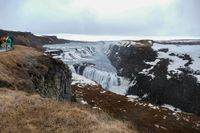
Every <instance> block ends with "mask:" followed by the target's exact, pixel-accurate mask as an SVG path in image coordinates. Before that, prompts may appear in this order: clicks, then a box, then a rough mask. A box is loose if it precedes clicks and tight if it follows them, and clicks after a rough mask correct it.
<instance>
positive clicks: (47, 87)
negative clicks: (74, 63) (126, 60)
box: [27, 56, 72, 100]
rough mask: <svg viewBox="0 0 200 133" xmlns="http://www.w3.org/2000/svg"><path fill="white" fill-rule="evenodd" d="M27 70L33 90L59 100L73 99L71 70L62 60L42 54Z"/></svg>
mask: <svg viewBox="0 0 200 133" xmlns="http://www.w3.org/2000/svg"><path fill="white" fill-rule="evenodd" d="M27 72H28V74H29V76H30V77H31V81H32V83H33V84H32V87H31V88H32V90H33V91H35V92H37V93H39V94H41V95H44V96H47V97H51V98H55V99H59V100H70V99H71V97H72V93H71V71H70V70H69V68H68V66H67V65H65V64H64V63H63V62H62V61H59V60H56V59H52V58H50V57H47V56H40V57H38V58H37V60H36V62H35V63H34V62H33V64H32V66H31V69H28V70H27Z"/></svg>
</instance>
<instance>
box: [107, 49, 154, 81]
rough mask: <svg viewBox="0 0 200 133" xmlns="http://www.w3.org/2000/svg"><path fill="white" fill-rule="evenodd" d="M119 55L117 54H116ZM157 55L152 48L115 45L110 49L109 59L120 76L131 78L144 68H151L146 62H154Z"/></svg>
mask: <svg viewBox="0 0 200 133" xmlns="http://www.w3.org/2000/svg"><path fill="white" fill-rule="evenodd" d="M116 53H117V54H116ZM156 57H157V53H156V52H155V51H154V50H153V49H152V48H151V47H150V46H148V47H124V46H121V47H120V46H117V45H114V46H112V47H111V48H110V53H109V55H108V58H109V59H110V60H111V63H112V64H113V66H115V67H116V69H117V71H118V74H119V75H122V76H125V77H128V78H131V77H132V76H131V75H132V74H137V73H138V72H140V71H142V69H144V68H149V67H150V65H147V64H146V63H145V62H147V61H154V60H155V59H156Z"/></svg>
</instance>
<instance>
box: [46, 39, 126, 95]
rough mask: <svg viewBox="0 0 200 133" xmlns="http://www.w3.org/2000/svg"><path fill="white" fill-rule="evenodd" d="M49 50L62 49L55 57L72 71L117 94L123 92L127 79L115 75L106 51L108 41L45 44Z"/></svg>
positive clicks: (108, 44) (108, 45)
mask: <svg viewBox="0 0 200 133" xmlns="http://www.w3.org/2000/svg"><path fill="white" fill-rule="evenodd" d="M45 47H47V48H48V49H49V50H53V49H54V50H58V49H62V51H63V53H62V54H60V55H57V56H54V57H55V58H59V59H61V60H63V61H64V62H65V63H66V64H68V65H69V67H70V69H71V71H72V73H78V74H80V75H82V76H84V77H86V78H88V79H91V80H93V81H96V82H97V83H99V84H100V85H101V86H102V87H103V88H105V89H108V90H110V91H113V92H115V93H118V94H125V93H126V90H127V89H128V83H129V81H128V80H126V79H124V78H122V77H119V76H117V74H116V69H115V68H114V67H113V66H112V65H111V63H110V61H109V59H108V58H107V55H106V53H107V52H108V50H109V47H110V43H105V42H82V43H77V42H71V43H67V44H59V45H46V46H45Z"/></svg>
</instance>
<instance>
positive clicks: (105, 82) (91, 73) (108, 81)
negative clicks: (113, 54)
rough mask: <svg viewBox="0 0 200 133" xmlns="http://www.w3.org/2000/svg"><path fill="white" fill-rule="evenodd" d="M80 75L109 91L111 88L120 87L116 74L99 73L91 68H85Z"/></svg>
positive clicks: (99, 71)
mask: <svg viewBox="0 0 200 133" xmlns="http://www.w3.org/2000/svg"><path fill="white" fill-rule="evenodd" d="M82 75H83V76H84V77H86V78H88V79H91V80H94V81H96V82H97V83H99V84H100V85H101V86H102V87H103V88H106V89H109V88H111V87H112V86H120V78H119V77H118V76H117V75H116V74H114V73H109V72H105V71H101V70H98V69H96V68H94V67H92V66H87V67H86V68H85V69H84V70H83V74H82Z"/></svg>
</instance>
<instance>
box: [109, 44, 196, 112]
mask: <svg viewBox="0 0 200 133" xmlns="http://www.w3.org/2000/svg"><path fill="white" fill-rule="evenodd" d="M164 46H165V45H164ZM191 47H192V46H191ZM177 48H180V46H177ZM173 49H174V47H173ZM182 49H183V48H182ZM167 52H168V49H159V50H155V49H153V48H152V46H151V45H149V44H142V45H135V44H134V45H122V46H117V45H115V46H112V47H111V49H110V53H109V55H108V57H109V59H110V61H111V62H112V64H113V65H114V66H115V67H116V68H117V70H118V74H120V75H122V76H125V77H128V78H130V87H129V89H128V91H127V95H138V96H139V97H140V98H142V99H143V100H147V101H150V102H153V103H156V104H159V105H162V104H171V105H173V106H175V107H178V108H180V109H182V110H184V111H186V112H192V113H195V114H198V115H200V103H199V101H200V84H199V82H198V81H197V78H196V76H198V71H193V70H192V69H191V68H190V67H189V66H190V64H192V63H193V61H194V60H193V59H191V58H187V57H190V56H189V55H185V54H181V55H177V57H174V56H176V54H174V53H169V54H168V53H167ZM178 52H180V51H178ZM191 53H192V52H191ZM163 54H164V56H163V57H159V56H160V55H163ZM165 54H166V55H165ZM158 55H159V56H158ZM167 57H169V58H167ZM172 57H173V58H172ZM172 59H176V60H172ZM181 61H184V62H185V64H183V66H181V64H180V62H181ZM194 63H195V62H194ZM174 64H177V66H181V67H179V68H177V69H174V70H171V69H172V67H174ZM169 70H170V71H169Z"/></svg>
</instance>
